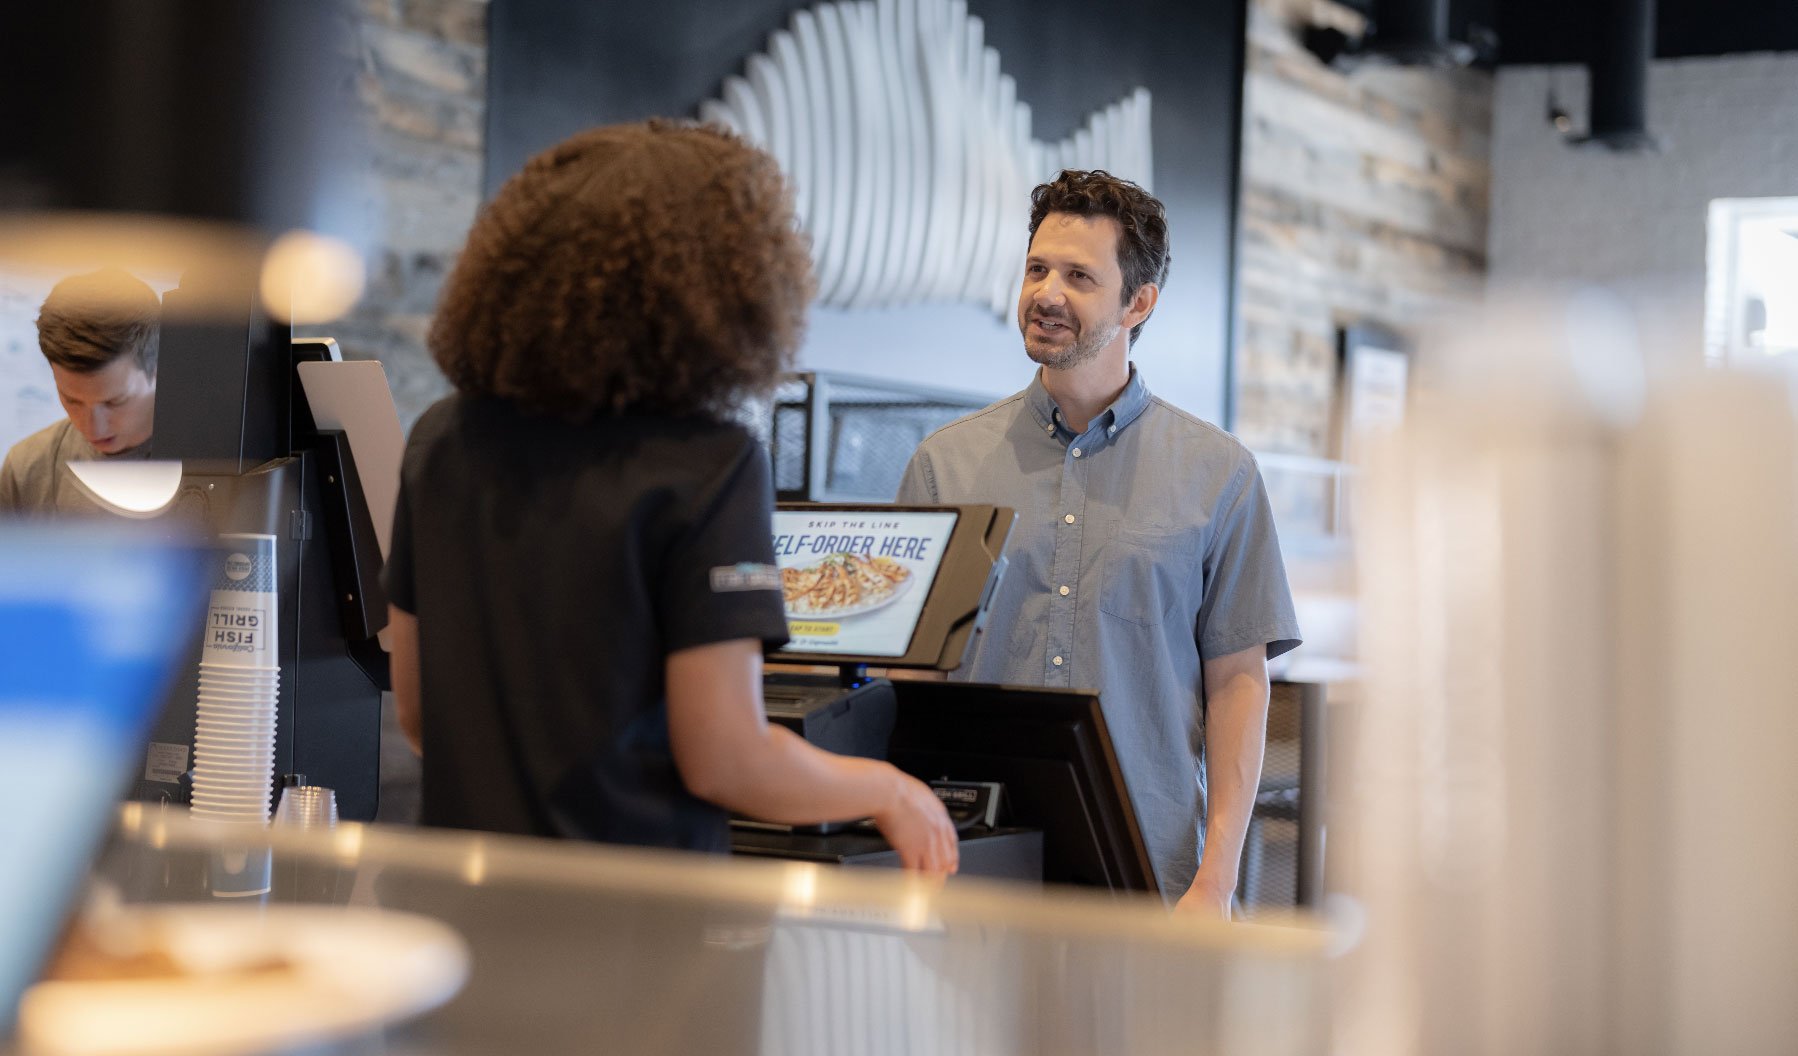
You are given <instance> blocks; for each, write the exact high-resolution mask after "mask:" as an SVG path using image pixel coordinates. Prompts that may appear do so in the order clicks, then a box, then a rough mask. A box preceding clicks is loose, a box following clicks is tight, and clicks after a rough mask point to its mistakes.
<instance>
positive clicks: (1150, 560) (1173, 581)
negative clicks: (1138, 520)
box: [1098, 528, 1200, 627]
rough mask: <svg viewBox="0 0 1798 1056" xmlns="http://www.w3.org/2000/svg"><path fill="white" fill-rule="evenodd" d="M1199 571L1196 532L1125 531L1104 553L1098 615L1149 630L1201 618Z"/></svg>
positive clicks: (1101, 561) (1101, 564) (1100, 565)
mask: <svg viewBox="0 0 1798 1056" xmlns="http://www.w3.org/2000/svg"><path fill="white" fill-rule="evenodd" d="M1198 566H1199V532H1198V530H1197V529H1190V530H1182V529H1177V528H1140V529H1125V530H1122V531H1120V532H1118V534H1117V535H1115V536H1113V537H1112V538H1111V539H1110V540H1109V541H1107V542H1106V544H1105V546H1104V549H1103V550H1101V551H1100V553H1099V562H1098V572H1099V611H1101V612H1103V613H1105V614H1106V615H1107V616H1113V617H1116V618H1117V619H1120V620H1125V621H1128V622H1130V623H1134V624H1140V625H1142V626H1145V627H1153V626H1158V625H1160V624H1162V623H1165V622H1166V621H1168V620H1169V619H1177V618H1196V617H1197V614H1198V602H1197V598H1198V597H1199V594H1200V590H1199V582H1198V580H1199V567H1198ZM1182 614H1184V615H1183V616H1182Z"/></svg>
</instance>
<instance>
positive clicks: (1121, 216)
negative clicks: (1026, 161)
mask: <svg viewBox="0 0 1798 1056" xmlns="http://www.w3.org/2000/svg"><path fill="white" fill-rule="evenodd" d="M1050 213H1072V214H1073V215H1075V216H1109V217H1111V218H1112V219H1113V220H1116V221H1117V223H1118V228H1119V229H1120V232H1119V234H1118V268H1119V270H1121V271H1122V272H1123V273H1124V289H1123V302H1122V303H1124V304H1129V303H1130V298H1132V297H1134V296H1136V291H1137V290H1140V289H1142V288H1143V286H1144V285H1145V284H1147V283H1151V282H1152V283H1154V284H1155V286H1156V287H1157V288H1160V287H1163V286H1166V285H1167V267H1168V262H1169V261H1170V260H1171V259H1172V258H1170V257H1169V256H1168V251H1167V210H1166V209H1165V208H1163V207H1162V205H1161V202H1160V200H1159V199H1157V198H1156V197H1155V196H1154V195H1152V194H1150V193H1149V192H1148V191H1145V190H1143V189H1142V188H1141V187H1140V186H1138V185H1137V184H1134V183H1131V182H1130V181H1129V180H1122V179H1119V178H1118V177H1116V176H1113V175H1112V174H1111V173H1109V172H1106V171H1105V170H1104V169H1093V170H1092V171H1091V172H1082V171H1080V170H1077V169H1063V170H1062V171H1061V175H1060V176H1057V177H1055V179H1053V180H1051V181H1050V182H1048V183H1045V184H1042V185H1040V186H1038V187H1037V188H1036V190H1034V191H1031V192H1030V237H1031V238H1033V239H1034V238H1035V237H1036V229H1037V228H1039V227H1041V226H1042V225H1043V219H1044V218H1045V217H1047V216H1048V215H1049V214H1050ZM1147 323H1148V320H1147V319H1144V320H1143V321H1142V322H1140V323H1137V324H1136V325H1135V326H1133V327H1131V328H1130V343H1131V344H1132V345H1134V344H1136V338H1137V336H1138V335H1140V334H1141V333H1142V328H1143V327H1144V326H1145V325H1146V324H1147Z"/></svg>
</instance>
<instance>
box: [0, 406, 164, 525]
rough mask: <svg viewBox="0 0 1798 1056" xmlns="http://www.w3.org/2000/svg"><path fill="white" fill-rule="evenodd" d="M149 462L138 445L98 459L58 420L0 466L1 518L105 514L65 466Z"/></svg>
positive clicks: (90, 447) (147, 454)
mask: <svg viewBox="0 0 1798 1056" xmlns="http://www.w3.org/2000/svg"><path fill="white" fill-rule="evenodd" d="M149 457H150V445H149V444H147V443H145V444H139V445H138V446H136V447H134V448H132V449H131V450H129V451H123V452H120V453H119V454H116V455H106V454H101V453H100V451H99V450H97V449H96V448H95V447H94V445H92V444H90V443H88V442H87V440H86V439H85V438H84V437H82V435H81V434H80V433H79V432H77V431H76V429H75V426H74V423H72V422H70V421H69V420H68V419H67V418H64V419H61V420H60V421H56V422H53V423H51V424H50V425H47V426H45V427H43V428H42V429H39V430H38V431H37V432H35V433H32V434H31V435H30V436H28V437H26V438H25V439H23V440H21V441H19V442H18V443H16V444H14V445H13V446H12V450H10V451H8V452H7V453H6V462H5V464H4V465H0V514H12V515H17V516H26V517H43V518H57V517H92V516H95V515H96V514H104V513H106V511H105V510H103V509H102V508H101V507H100V505H99V504H98V503H96V502H94V500H93V499H90V498H88V496H87V493H86V492H85V491H83V490H82V489H81V485H80V484H79V483H77V482H76V481H75V477H74V474H72V473H70V472H69V463H70V462H110V461H121V462H125V461H134V460H141V459H146V458H149Z"/></svg>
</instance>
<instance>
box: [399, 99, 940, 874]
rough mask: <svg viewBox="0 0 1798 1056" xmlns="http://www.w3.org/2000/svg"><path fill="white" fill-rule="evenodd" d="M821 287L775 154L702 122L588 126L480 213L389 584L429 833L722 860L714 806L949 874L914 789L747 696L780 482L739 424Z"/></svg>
mask: <svg viewBox="0 0 1798 1056" xmlns="http://www.w3.org/2000/svg"><path fill="white" fill-rule="evenodd" d="M812 290H813V280H812V275H811V268H810V263H809V257H808V254H807V247H806V243H805V239H804V236H803V235H801V234H800V232H799V230H798V228H797V226H796V224H795V222H794V219H793V206H792V198H791V194H790V192H789V191H788V189H787V187H786V186H785V184H784V182H783V181H782V178H781V175H780V172H779V169H778V168H777V166H776V165H775V163H774V162H773V160H772V159H770V158H769V157H768V156H767V155H765V154H763V153H761V152H760V151H757V150H755V149H754V148H752V147H750V146H748V145H747V144H745V143H743V142H742V141H740V140H738V139H736V138H735V137H733V136H731V135H730V134H728V133H726V132H723V131H721V130H718V129H714V128H708V127H699V126H692V125H685V124H676V123H671V122H649V123H646V124H634V125H620V126H614V127H608V128H599V129H594V130H592V131H588V132H585V133H582V134H580V135H577V136H575V137H573V138H571V139H569V140H567V141H566V142H563V143H560V144H558V145H557V146H555V147H552V148H550V149H549V150H547V151H545V152H543V153H542V154H539V155H537V156H536V157H534V158H532V159H531V160H530V162H529V163H527V164H526V165H525V168H524V170H523V171H522V172H521V173H519V174H518V175H517V176H515V177H513V178H512V179H511V180H510V181H508V182H507V183H506V185H505V186H504V187H502V188H501V189H500V191H499V193H498V194H497V195H496V196H495V197H494V199H493V200H492V201H491V202H490V203H488V204H487V206H486V207H485V208H484V209H483V210H482V211H481V214H480V215H479V217H477V219H476V220H475V224H474V227H473V229H472V230H471V231H470V232H469V236H468V243H467V245H466V247H465V248H464V249H463V252H462V255H461V258H460V259H459V260H458V262H457V264H456V267H455V270H454V271H453V273H452V274H451V275H450V277H449V279H448V281H447V283H446V284H445V287H444V291H443V296H442V301H441V303H440V305H439V307H438V311H437V315H436V317H435V319H434V320H433V323H432V326H431V331H430V339H429V340H430V348H431V353H432V355H433V356H434V357H435V359H436V361H437V363H438V365H439V366H441V367H442V369H443V372H444V374H445V375H446V376H447V377H448V378H449V380H450V381H451V383H452V384H453V385H454V386H455V388H456V392H455V393H454V394H452V395H450V396H448V397H447V398H445V399H443V400H442V401H440V402H438V403H437V404H436V405H434V406H432V407H431V408H430V409H429V410H428V411H426V412H425V413H424V415H423V416H421V417H420V418H419V420H418V423H417V425H416V426H415V427H414V429H413V431H412V435H411V438H410V440H409V442H408V444H407V449H406V456H405V463H404V468H403V471H402V478H401V491H400V501H399V506H398V509H397V511H396V513H395V517H394V531H393V543H392V553H391V556H390V558H389V561H388V565H387V570H386V573H385V574H386V581H387V588H388V595H389V599H390V601H391V612H390V615H391V626H392V634H391V642H392V645H393V657H392V659H393V688H394V696H395V701H396V704H397V708H398V712H399V716H400V723H401V727H402V729H404V730H405V731H406V735H407V737H408V739H410V740H411V742H412V744H413V747H414V748H415V749H417V750H419V751H420V752H421V753H422V755H423V766H424V774H423V790H422V808H421V818H420V820H421V821H422V822H423V823H424V824H426V825H440V826H449V827H455V828H469V829H480V830H486V831H494V832H511V833H523V834H530V835H539V836H560V837H568V838H575V839H588V840H599V841H606V842H613V843H625V844H639V845H649V846H661V847H678V848H687V849H691V850H701V851H714V852H723V851H726V850H728V830H727V827H726V822H727V812H730V811H735V812H737V813H740V814H744V815H748V816H751V817H758V818H763V819H767V820H770V821H779V822H792V823H807V822H819V821H825V820H831V819H841V818H854V817H872V818H873V819H874V821H875V823H876V824H877V825H878V826H879V827H880V830H881V832H882V833H883V834H884V835H885V836H886V838H887V839H888V841H889V842H891V843H892V845H893V846H894V847H895V848H896V849H897V851H898V852H899V855H900V858H901V860H902V861H903V862H904V864H905V865H906V866H907V867H909V868H915V869H923V870H928V871H934V872H952V871H954V869H955V867H956V864H957V847H956V837H955V832H954V829H953V827H952V826H951V825H950V824H949V821H948V817H947V815H946V813H945V812H944V810H943V808H942V806H941V804H940V803H938V802H937V800H936V798H935V796H934V795H932V793H931V792H930V790H929V789H928V788H927V787H926V786H925V785H923V784H922V783H920V782H918V781H916V780H914V779H912V778H910V777H907V776H906V775H904V774H902V773H900V772H899V771H898V770H896V769H894V768H893V767H891V766H889V765H888V764H886V763H883V762H877V761H873V760H868V759H852V758H846V757H841V756H836V755H832V754H830V753H827V752H823V751H820V750H818V749H815V748H813V747H811V746H810V745H808V744H806V743H805V742H804V741H803V740H802V739H800V738H798V737H796V736H794V735H792V734H791V733H790V732H788V731H787V730H784V729H782V728H779V727H771V726H769V725H768V723H767V721H766V719H765V718H764V715H763V709H762V697H761V673H762V655H763V651H764V649H765V648H766V647H768V646H770V645H778V644H780V643H782V642H784V641H785V640H786V619H785V613H784V611H783V608H782V601H781V592H780V582H779V576H778V574H777V572H776V571H775V569H774V553H773V540H772V530H771V517H770V513H771V510H772V486H771V482H770V476H769V470H768V464H767V459H766V456H765V454H764V453H763V451H762V449H761V446H760V445H759V444H758V443H757V442H756V440H755V439H754V437H753V436H751V435H750V433H749V432H747V431H746V430H745V429H743V428H742V427H741V426H739V425H736V424H732V423H731V421H730V416H731V413H732V411H733V410H734V409H735V408H736V407H738V406H740V405H741V404H742V402H743V401H744V400H746V399H748V398H750V397H752V396H754V395H756V394H760V393H765V392H767V391H768V390H769V389H770V388H771V387H772V385H773V384H774V381H775V379H776V377H777V375H778V373H779V371H780V370H781V369H783V368H784V367H785V366H786V365H787V364H788V363H789V362H790V360H791V357H792V353H793V350H794V349H795V347H796V346H797V344H798V342H799V337H800V334H801V331H802V329H803V325H804V319H805V310H806V304H807V302H808V301H809V300H810V297H811V295H812Z"/></svg>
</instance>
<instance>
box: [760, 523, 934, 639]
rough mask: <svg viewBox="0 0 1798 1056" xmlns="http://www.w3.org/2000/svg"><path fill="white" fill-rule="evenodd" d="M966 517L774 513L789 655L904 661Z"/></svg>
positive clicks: (776, 560)
mask: <svg viewBox="0 0 1798 1056" xmlns="http://www.w3.org/2000/svg"><path fill="white" fill-rule="evenodd" d="M959 516H960V514H958V513H956V512H955V511H953V510H949V511H935V510H933V511H916V510H884V511H862V510H858V511H851V512H841V511H830V512H816V511H810V510H776V511H774V560H775V563H776V564H778V565H779V566H780V582H781V593H782V595H783V597H784V598H785V600H786V608H787V634H788V635H789V636H790V637H791V638H792V641H790V642H789V643H787V646H786V651H788V652H794V653H824V654H836V655H842V656H903V655H905V651H906V649H907V648H908V647H909V646H910V645H911V639H912V632H913V631H914V630H916V629H917V626H918V616H919V615H920V614H921V613H922V612H923V611H924V599H925V598H927V597H929V596H930V586H931V584H932V583H933V582H935V580H936V573H937V567H938V566H939V565H940V564H941V563H942V560H943V552H944V550H946V549H947V548H948V545H949V536H950V535H951V534H952V533H953V532H954V531H955V521H956V518H958V517H959Z"/></svg>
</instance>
